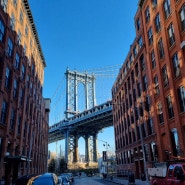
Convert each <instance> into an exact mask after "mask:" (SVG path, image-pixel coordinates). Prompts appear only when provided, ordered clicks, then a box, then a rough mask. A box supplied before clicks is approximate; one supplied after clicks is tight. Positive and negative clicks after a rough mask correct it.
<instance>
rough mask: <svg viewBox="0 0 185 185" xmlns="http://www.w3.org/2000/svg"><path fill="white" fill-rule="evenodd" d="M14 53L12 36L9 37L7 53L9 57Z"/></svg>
mask: <svg viewBox="0 0 185 185" xmlns="http://www.w3.org/2000/svg"><path fill="white" fill-rule="evenodd" d="M12 53H13V42H12V40H11V39H10V38H8V48H7V55H8V56H9V57H11V56H12Z"/></svg>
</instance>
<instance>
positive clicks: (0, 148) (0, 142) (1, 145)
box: [0, 138, 3, 160]
mask: <svg viewBox="0 0 185 185" xmlns="http://www.w3.org/2000/svg"><path fill="white" fill-rule="evenodd" d="M2 149H3V138H0V160H1V158H2Z"/></svg>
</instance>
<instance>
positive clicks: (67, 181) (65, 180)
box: [58, 176, 71, 185]
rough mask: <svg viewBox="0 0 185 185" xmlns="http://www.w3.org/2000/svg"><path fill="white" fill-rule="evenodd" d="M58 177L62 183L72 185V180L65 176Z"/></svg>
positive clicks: (62, 184)
mask: <svg viewBox="0 0 185 185" xmlns="http://www.w3.org/2000/svg"><path fill="white" fill-rule="evenodd" d="M58 179H59V183H60V184H61V185H70V184H71V183H70V180H69V179H68V178H67V177H65V176H59V177H58Z"/></svg>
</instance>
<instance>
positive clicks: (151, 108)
mask: <svg viewBox="0 0 185 185" xmlns="http://www.w3.org/2000/svg"><path fill="white" fill-rule="evenodd" d="M154 2H157V4H156V5H154V4H153V3H154ZM166 3H167V4H166ZM168 3H169V4H168ZM138 4H139V7H138V11H137V12H136V15H135V28H136V38H135V40H134V42H133V43H132V45H131V47H130V51H129V53H128V56H127V58H126V59H125V61H124V63H123V66H122V70H121V71H120V73H119V75H118V77H117V80H116V82H115V84H114V85H113V88H112V96H113V106H114V108H113V117H114V128H115V140H116V154H117V162H118V172H119V173H122V174H127V173H128V171H134V173H135V175H136V177H141V175H142V173H144V172H145V171H144V168H146V167H151V166H152V164H153V163H154V162H161V161H166V160H169V159H174V158H175V157H184V155H185V153H184V152H185V142H184V134H185V133H184V131H185V129H184V128H185V127H184V124H185V123H184V117H185V114H184V111H185V109H184V101H185V99H184V89H183V88H181V95H182V97H181V98H180V96H179V87H184V86H185V78H184V77H185V66H184V61H185V60H184V56H185V55H184V45H183V41H184V36H185V35H184V29H183V28H184V27H183V23H184V22H183V21H182V23H181V19H180V17H182V18H183V15H184V11H182V12H181V13H180V11H181V9H182V7H183V5H184V4H185V1H184V0H178V1H176V0H170V1H164V0H163V1H159V0H158V1H154V0H141V1H139V3H138ZM166 5H169V6H166ZM164 7H168V9H167V10H169V14H167V17H166V14H165V8H164ZM157 15H159V16H160V19H159V20H160V21H159V22H160V27H158V28H159V29H158V30H157V29H156V25H158V24H157V23H156V17H157ZM180 15H181V16H180ZM171 25H173V26H171ZM170 26H171V28H172V27H173V29H171V32H170V34H169V30H170V29H169V28H170ZM150 29H151V30H152V32H150V31H149V30H150ZM173 30H174V32H173ZM149 33H151V34H149ZM171 33H172V34H171ZM169 35H170V36H169ZM173 36H174V37H173ZM140 37H142V40H143V45H142V47H141V48H140V47H138V39H139V38H140ZM160 40H161V41H162V44H161V45H160V44H159V43H160ZM160 46H163V47H161V48H162V49H161V53H160ZM135 47H136V48H137V49H136V50H137V55H136V56H135V57H134V48H135ZM152 53H153V54H154V55H155V57H153V58H152V56H154V55H152ZM160 54H161V56H160ZM131 56H132V60H131ZM141 56H143V61H144V62H143V64H142V62H141V61H142V60H141V59H142V58H141ZM174 56H177V57H176V58H177V61H178V63H179V64H178V65H177V67H174V65H173V58H175V57H174ZM145 75H146V80H144V78H143V77H144V76H145ZM129 84H130V85H129ZM134 89H135V91H134ZM139 89H140V90H139ZM140 91H141V92H140ZM134 92H136V93H134ZM148 97H149V99H148ZM167 97H168V100H169V97H170V99H171V102H170V101H168V102H169V103H167ZM147 100H149V101H147ZM147 102H148V103H147ZM140 129H141V130H140ZM140 131H141V132H140ZM141 136H142V137H141ZM143 151H144V152H143ZM143 153H145V158H144V154H143Z"/></svg>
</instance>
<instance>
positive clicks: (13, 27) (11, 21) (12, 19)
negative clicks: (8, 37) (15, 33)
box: [10, 14, 15, 30]
mask: <svg viewBox="0 0 185 185" xmlns="http://www.w3.org/2000/svg"><path fill="white" fill-rule="evenodd" d="M10 28H11V29H12V30H15V16H14V14H12V16H11V19H10Z"/></svg>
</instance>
